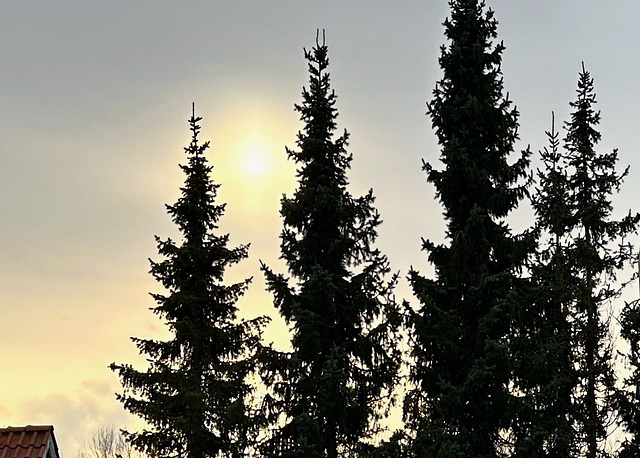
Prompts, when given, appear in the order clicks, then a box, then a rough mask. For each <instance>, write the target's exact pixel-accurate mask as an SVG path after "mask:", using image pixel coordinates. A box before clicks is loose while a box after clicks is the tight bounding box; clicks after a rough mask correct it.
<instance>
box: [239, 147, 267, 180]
mask: <svg viewBox="0 0 640 458" xmlns="http://www.w3.org/2000/svg"><path fill="white" fill-rule="evenodd" d="M244 167H245V169H246V170H247V172H249V173H250V174H251V175H261V174H263V173H264V171H265V167H266V161H265V159H264V155H262V154H260V153H259V152H257V151H252V152H250V153H249V154H248V155H247V156H246V158H245V161H244Z"/></svg>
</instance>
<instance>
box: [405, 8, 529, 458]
mask: <svg viewBox="0 0 640 458" xmlns="http://www.w3.org/2000/svg"><path fill="white" fill-rule="evenodd" d="M449 4H450V7H451V17H450V19H447V20H446V21H445V23H444V25H445V35H446V37H447V38H448V40H449V45H448V47H444V46H443V48H442V53H441V57H440V66H441V67H442V69H443V72H444V76H443V79H442V80H441V81H440V82H439V83H438V84H437V85H436V88H435V90H434V92H433V95H434V98H433V100H432V101H431V102H430V103H429V105H428V108H429V115H430V116H431V120H432V125H433V128H434V129H435V132H436V135H437V137H438V141H439V144H440V146H441V148H442V153H441V161H442V163H443V164H444V169H443V170H441V171H439V170H436V169H434V168H433V167H432V166H431V165H430V164H425V165H424V170H425V171H426V172H427V180H428V181H429V182H431V183H433V184H434V186H435V188H436V195H437V196H438V198H439V199H440V202H441V203H442V205H443V207H444V216H445V219H446V223H447V231H446V237H447V242H446V244H443V245H436V244H435V243H433V242H431V241H429V240H426V241H424V243H423V249H424V250H425V251H427V252H428V253H429V260H430V262H431V263H432V264H433V265H434V267H435V275H436V276H435V278H434V279H427V278H425V277H423V276H421V275H420V274H419V273H418V272H417V271H415V270H413V269H412V270H411V271H410V274H409V278H410V281H411V284H412V287H413V291H414V294H415V296H416V297H417V298H418V300H419V302H420V305H419V307H418V308H417V310H415V311H414V310H413V309H410V310H409V318H408V326H409V327H410V329H411V336H410V341H411V354H412V356H413V361H414V362H413V365H412V367H411V373H410V377H411V380H412V382H413V386H414V388H413V389H412V390H411V391H410V392H409V393H408V395H407V397H406V399H405V412H404V413H405V418H406V420H407V426H408V427H409V429H410V430H411V431H412V432H413V434H414V435H415V440H414V443H413V447H412V448H413V453H414V455H415V456H429V457H442V458H444V457H447V458H451V457H461V458H462V457H465V458H466V457H493V456H500V455H501V454H502V452H503V451H505V447H506V446H507V445H508V444H507V443H506V442H505V437H504V435H505V431H507V430H508V428H509V427H510V426H511V422H512V414H511V411H512V408H511V405H512V403H513V399H512V394H511V392H510V389H509V384H510V382H511V381H512V371H513V369H514V364H515V362H514V357H513V355H512V348H511V346H512V336H513V335H512V333H513V329H512V326H513V322H514V318H515V316H516V315H517V312H518V307H519V304H520V303H521V302H522V301H523V297H524V296H525V295H526V294H529V293H528V289H529V288H528V286H527V285H526V283H527V282H526V281H524V280H521V279H520V278H519V277H518V275H517V273H518V271H519V270H520V269H521V268H522V267H523V265H524V264H525V261H526V259H527V256H528V253H529V252H530V251H531V250H532V249H533V243H532V240H531V238H530V237H519V236H514V235H513V234H512V233H511V230H510V228H509V226H508V225H507V224H506V223H505V221H504V219H505V218H506V217H507V215H509V213H510V212H511V211H512V210H514V209H515V208H516V207H517V206H518V204H519V202H520V201H521V199H522V198H523V197H524V196H525V194H526V185H527V183H526V182H525V183H522V184H519V183H521V180H522V179H524V178H526V176H527V168H528V164H529V159H528V158H529V152H528V151H524V152H522V153H521V155H520V157H519V158H518V159H517V160H516V161H515V163H513V164H509V163H508V159H509V157H510V156H511V155H512V153H513V146H514V143H515V141H516V140H517V138H518V135H517V128H518V123H517V116H518V113H517V111H516V110H515V109H514V108H512V107H511V102H510V101H509V100H508V98H506V97H505V96H503V84H502V78H501V70H500V63H501V56H502V52H503V50H504V46H503V44H502V43H498V44H494V43H493V41H494V40H495V38H496V37H497V32H496V30H497V21H496V20H495V18H494V14H493V11H491V10H490V9H489V10H486V11H485V3H484V2H483V1H477V0H453V1H450V2H449Z"/></svg>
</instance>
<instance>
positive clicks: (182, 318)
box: [111, 106, 266, 458]
mask: <svg viewBox="0 0 640 458" xmlns="http://www.w3.org/2000/svg"><path fill="white" fill-rule="evenodd" d="M200 121H201V118H200V117H196V116H195V106H194V109H193V113H192V115H191V118H190V119H189V126H190V130H191V135H192V136H191V143H190V144H189V146H188V147H186V148H185V153H186V154H187V163H186V165H181V166H180V167H181V169H182V170H183V171H184V173H185V175H186V180H185V184H184V186H183V187H182V188H181V196H180V198H179V199H178V201H177V202H176V203H175V204H174V205H167V206H166V208H167V212H168V214H169V215H170V216H171V218H172V220H173V222H174V223H175V224H176V225H177V226H178V229H179V231H180V234H181V237H182V240H181V243H177V242H176V241H174V240H172V239H170V238H169V239H166V240H162V239H160V238H159V237H156V241H157V246H158V253H159V255H160V256H162V257H163V258H164V259H163V260H161V261H159V262H154V261H150V262H151V274H152V275H153V277H154V278H155V279H156V280H157V281H158V282H159V283H160V284H161V285H162V286H163V287H164V288H165V289H166V290H167V293H166V294H160V293H153V294H151V295H152V297H153V299H154V300H155V302H156V303H157V305H156V307H155V308H153V309H152V310H153V312H154V313H155V314H156V315H159V316H160V317H161V318H163V319H164V320H165V321H166V325H167V326H168V328H169V330H170V331H171V334H172V338H170V339H169V340H166V341H162V340H154V339H143V338H132V340H133V342H134V343H135V344H136V346H137V347H138V349H139V351H140V353H141V354H143V355H145V356H146V358H147V360H148V362H149V366H148V368H147V369H146V370H137V369H135V368H133V367H132V366H131V365H129V364H115V363H114V364H111V369H112V370H114V371H116V372H117V373H118V375H119V376H120V379H121V383H122V386H123V388H124V392H123V393H121V394H118V395H117V399H118V400H119V401H120V402H122V404H123V405H124V408H125V409H126V410H128V411H129V412H131V413H133V414H135V415H137V416H139V417H141V418H142V419H143V420H144V421H145V422H146V423H147V424H148V425H149V426H148V429H145V430H143V431H140V432H131V433H127V439H128V440H129V441H130V442H131V443H132V444H133V445H134V446H135V447H136V448H137V449H138V450H141V451H143V452H145V453H147V454H149V455H151V456H158V457H185V456H186V457H189V458H204V457H222V456H224V457H240V456H244V455H245V452H246V450H248V449H249V448H250V447H251V445H252V444H251V442H252V440H253V439H254V438H255V435H256V432H257V431H256V430H257V428H259V427H260V423H261V422H260V420H259V418H258V417H256V416H255V415H254V414H253V413H252V408H251V405H250V397H251V394H252V391H253V388H252V386H251V385H250V384H248V382H247V377H248V376H249V375H250V374H251V372H252V371H253V370H254V365H255V361H254V354H255V352H256V350H257V349H258V348H259V341H260V330H261V329H262V326H263V325H264V323H265V321H266V319H265V318H256V319H254V320H250V321H238V320H237V319H236V313H237V307H236V301H237V299H238V298H239V297H240V296H241V295H242V294H243V293H244V291H245V289H246V288H247V285H248V283H249V281H250V279H248V280H245V281H242V282H239V283H235V284H230V285H227V284H224V283H223V277H224V274H225V270H226V269H227V267H229V266H231V265H232V264H235V263H237V262H239V261H241V260H242V259H244V258H246V257H247V250H248V245H240V246H238V247H233V248H232V247H229V246H228V245H229V235H228V234H226V235H218V234H216V230H217V229H218V221H219V219H220V217H221V216H222V214H223V213H224V210H225V204H218V203H216V201H215V199H216V194H217V190H218V187H219V186H220V185H219V184H216V183H214V182H213V181H212V179H211V177H210V174H211V171H212V166H210V165H208V163H207V159H206V156H205V151H206V150H207V148H208V147H209V142H205V143H202V144H199V143H198V134H199V131H200V126H199V122H200Z"/></svg>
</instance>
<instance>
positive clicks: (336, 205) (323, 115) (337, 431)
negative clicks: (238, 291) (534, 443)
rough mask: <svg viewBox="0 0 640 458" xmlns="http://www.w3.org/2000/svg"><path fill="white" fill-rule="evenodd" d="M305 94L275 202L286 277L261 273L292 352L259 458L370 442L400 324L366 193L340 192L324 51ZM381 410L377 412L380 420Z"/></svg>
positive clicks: (314, 59) (340, 162)
mask: <svg viewBox="0 0 640 458" xmlns="http://www.w3.org/2000/svg"><path fill="white" fill-rule="evenodd" d="M305 57H306V59H307V60H308V61H309V73H310V79H309V89H308V90H307V89H306V88H304V89H303V92H302V98H303V102H302V104H300V105H296V106H295V108H296V110H297V111H298V112H299V113H300V115H301V120H302V121H303V122H304V123H305V127H304V131H302V132H299V133H298V139H297V146H298V148H299V150H298V151H294V150H289V149H287V154H288V156H289V158H290V159H292V160H294V161H295V162H296V163H297V164H298V165H299V166H300V167H299V169H298V172H297V173H298V187H297V189H296V191H295V193H294V196H293V197H286V196H285V197H283V199H282V205H281V211H280V213H281V215H282V218H283V225H284V228H283V230H282V234H281V239H282V242H281V252H282V258H283V259H284V260H285V261H286V263H287V266H288V270H289V273H290V277H289V278H287V277H285V276H284V275H282V274H276V273H274V272H272V271H271V270H270V269H269V268H268V267H267V266H265V265H263V270H264V273H265V277H266V280H267V285H268V289H269V291H271V292H272V293H273V295H274V304H275V306H276V308H277V309H278V311H279V312H280V314H281V315H282V316H283V317H284V319H285V320H286V322H287V323H288V324H289V326H290V327H291V331H292V334H293V336H292V340H291V345H292V347H293V350H292V351H291V352H290V353H287V354H283V355H280V358H279V363H278V364H279V367H276V366H277V364H276V365H275V366H273V368H272V370H271V371H269V373H268V375H267V379H268V382H269V383H270V384H271V385H272V386H273V394H274V396H273V399H272V400H271V408H272V411H273V412H276V413H279V414H282V418H281V422H280V424H279V425H278V427H277V428H276V429H275V430H274V431H273V435H272V437H271V438H270V440H268V441H267V443H266V445H265V449H264V450H265V454H266V455H267V456H282V457H305V458H308V457H330V458H333V457H338V456H341V457H349V456H355V454H356V453H357V450H358V448H359V446H360V443H361V442H362V441H363V440H366V439H370V438H371V436H373V435H374V434H375V433H376V432H377V428H376V424H377V420H379V419H380V418H381V416H382V415H384V413H385V410H384V408H385V404H386V399H387V398H388V396H389V391H390V390H391V389H392V388H393V386H394V384H395V383H396V380H397V375H396V374H397V371H398V367H399V364H400V358H399V352H398V350H397V349H396V347H395V337H394V333H395V331H396V328H397V327H398V326H399V324H400V318H399V313H398V310H397V306H396V304H395V302H394V300H393V298H392V296H391V289H392V286H393V284H394V283H395V277H394V278H392V279H391V281H390V282H385V280H384V278H383V277H384V276H385V274H387V273H388V272H389V267H388V262H387V258H386V257H385V256H384V255H382V254H381V253H380V252H379V251H378V250H377V249H374V248H372V244H373V242H374V240H375V238H376V228H377V226H378V225H379V224H380V218H379V215H378V212H377V211H376V210H375V209H374V207H373V203H374V197H373V194H372V192H371V191H370V192H369V193H367V194H366V195H364V196H362V197H359V198H354V197H352V196H351V194H350V193H349V192H348V191H347V177H346V171H347V169H348V168H349V164H350V162H351V155H348V154H347V152H346V146H347V139H348V134H347V133H346V132H345V133H344V134H343V135H341V136H340V137H338V138H336V139H334V138H333V133H334V131H335V129H336V121H335V120H336V117H337V112H336V109H335V107H334V105H335V102H336V96H335V93H334V92H333V91H332V90H331V89H330V85H329V73H328V72H327V66H328V64H329V61H328V58H327V47H326V45H325V42H324V37H323V40H322V43H320V42H319V40H318V39H316V45H315V47H314V48H313V49H312V50H311V51H306V50H305ZM381 409H382V410H381Z"/></svg>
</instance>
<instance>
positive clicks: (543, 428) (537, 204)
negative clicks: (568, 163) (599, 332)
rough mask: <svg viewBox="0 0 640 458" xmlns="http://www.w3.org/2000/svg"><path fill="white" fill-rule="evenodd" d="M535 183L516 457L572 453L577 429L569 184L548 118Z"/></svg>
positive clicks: (517, 382)
mask: <svg viewBox="0 0 640 458" xmlns="http://www.w3.org/2000/svg"><path fill="white" fill-rule="evenodd" d="M546 134H547V136H548V139H549V148H545V149H544V150H543V151H542V152H541V153H540V156H541V159H542V162H543V165H544V168H543V169H542V170H539V171H538V180H539V181H538V187H537V189H536V192H535V194H534V196H533V199H532V203H533V207H534V210H535V215H536V224H535V231H534V232H535V234H536V235H537V237H538V239H537V240H538V250H537V252H536V253H535V254H534V256H533V257H532V262H531V265H530V266H529V269H530V274H531V282H532V284H531V292H532V293H533V294H532V295H531V300H528V301H527V300H525V301H523V305H524V307H521V312H520V313H519V315H518V320H517V323H516V326H515V329H516V335H517V338H516V339H515V340H514V342H515V344H514V354H515V355H516V359H517V363H516V370H515V377H514V387H515V388H516V391H517V392H518V394H519V396H520V402H519V403H518V406H517V413H516V419H515V421H514V426H513V436H514V441H515V454H514V456H517V457H542V456H545V457H549V458H556V457H557V458H561V457H569V456H575V455H576V454H577V452H578V448H577V432H576V429H575V413H574V405H573V393H574V390H575V389H576V386H577V384H578V372H577V371H576V370H575V367H574V363H573V362H574V359H575V355H574V352H573V348H574V345H575V340H574V336H573V325H572V323H573V313H572V297H573V292H574V289H573V282H572V280H573V279H572V276H571V275H572V267H571V264H570V261H569V257H568V253H567V250H566V240H567V236H568V232H569V224H570V209H569V185H568V176H567V174H566V169H565V164H564V160H563V154H562V151H561V149H560V139H559V133H558V132H557V131H556V130H555V119H554V120H553V122H552V128H551V131H550V132H547V133H546Z"/></svg>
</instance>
